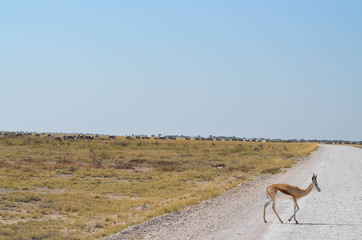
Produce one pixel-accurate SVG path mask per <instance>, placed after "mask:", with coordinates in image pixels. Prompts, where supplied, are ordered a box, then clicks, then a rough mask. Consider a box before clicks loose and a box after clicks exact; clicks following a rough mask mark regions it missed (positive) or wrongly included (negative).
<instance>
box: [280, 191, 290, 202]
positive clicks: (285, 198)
mask: <svg viewBox="0 0 362 240" xmlns="http://www.w3.org/2000/svg"><path fill="white" fill-rule="evenodd" d="M277 199H278V200H293V198H292V196H290V195H288V194H285V193H282V192H281V191H278V192H277Z"/></svg>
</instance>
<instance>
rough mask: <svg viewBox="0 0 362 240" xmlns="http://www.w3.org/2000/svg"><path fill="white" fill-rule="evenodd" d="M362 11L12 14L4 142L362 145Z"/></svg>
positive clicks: (23, 5)
mask: <svg viewBox="0 0 362 240" xmlns="http://www.w3.org/2000/svg"><path fill="white" fill-rule="evenodd" d="M361 12H362V2H361V1H269V0H267V1H110V0H109V1H90V0H87V1H80V0H77V1H36V0H35V1H2V2H1V3H0V110H1V118H0V130H2V131H36V132H78V133H100V134H117V135H126V134H127V135H129V134H147V135H151V134H159V133H161V134H163V135H167V134H184V135H191V136H195V135H202V136H208V135H226V136H238V137H266V138H284V139H288V138H298V139H299V138H305V139H315V138H317V139H348V140H362V14H361Z"/></svg>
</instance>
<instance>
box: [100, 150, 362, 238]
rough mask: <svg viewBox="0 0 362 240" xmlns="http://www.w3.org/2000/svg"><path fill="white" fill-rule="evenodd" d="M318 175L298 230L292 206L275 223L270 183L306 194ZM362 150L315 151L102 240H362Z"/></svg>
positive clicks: (281, 209)
mask: <svg viewBox="0 0 362 240" xmlns="http://www.w3.org/2000/svg"><path fill="white" fill-rule="evenodd" d="M313 173H316V174H318V183H319V186H320V188H321V189H322V191H321V192H317V191H313V192H312V193H311V194H310V195H308V196H306V197H305V198H303V199H301V200H299V202H298V204H299V207H300V210H299V212H298V214H297V219H298V221H299V224H295V223H294V222H293V220H292V222H290V223H289V222H288V220H287V219H288V218H289V217H290V216H291V215H292V213H293V203H292V202H291V201H279V202H278V207H277V211H278V213H279V215H280V217H281V218H282V220H283V221H284V224H281V223H279V221H278V219H277V217H276V216H275V214H274V213H273V211H272V209H271V208H270V207H268V208H267V213H266V218H267V220H268V223H264V221H263V207H264V204H265V203H266V201H267V198H266V196H265V189H266V187H267V186H269V185H271V184H273V183H288V184H291V185H296V186H299V187H300V188H306V187H307V186H308V184H309V183H310V182H311V177H312V175H313ZM361 173H362V149H359V148H353V147H348V146H335V145H320V148H319V149H318V150H317V151H316V152H314V153H313V154H312V155H311V156H310V157H307V158H305V159H302V160H301V161H300V162H299V163H298V164H296V165H295V166H294V167H292V168H290V169H288V171H287V172H286V173H282V174H277V175H267V176H262V177H259V178H257V179H255V180H254V181H252V182H249V183H246V184H242V185H239V186H238V187H236V188H234V189H232V190H230V191H227V192H225V193H224V194H222V195H221V196H219V197H217V198H214V199H210V200H207V201H204V202H202V203H200V204H198V205H196V206H192V207H189V208H186V209H184V210H182V211H181V212H174V213H171V214H167V215H163V216H160V217H156V218H153V219H151V220H149V221H147V222H145V223H142V224H139V225H135V226H132V227H129V228H127V229H125V230H124V231H122V232H120V233H117V234H114V235H112V236H109V237H106V238H105V240H116V239H175V240H176V239H200V240H201V239H202V240H208V239H210V240H211V239H215V240H216V239H234V240H239V239H240V240H241V239H264V240H269V239H270V240H275V239H288V240H289V239H303V240H304V239H362V207H361V206H360V205H361V203H362V191H361V190H362V187H361V184H362V174H361Z"/></svg>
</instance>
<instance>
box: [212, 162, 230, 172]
mask: <svg viewBox="0 0 362 240" xmlns="http://www.w3.org/2000/svg"><path fill="white" fill-rule="evenodd" d="M209 167H213V168H214V170H216V169H222V171H224V169H225V168H226V165H225V164H224V163H216V164H212V163H211V162H209Z"/></svg>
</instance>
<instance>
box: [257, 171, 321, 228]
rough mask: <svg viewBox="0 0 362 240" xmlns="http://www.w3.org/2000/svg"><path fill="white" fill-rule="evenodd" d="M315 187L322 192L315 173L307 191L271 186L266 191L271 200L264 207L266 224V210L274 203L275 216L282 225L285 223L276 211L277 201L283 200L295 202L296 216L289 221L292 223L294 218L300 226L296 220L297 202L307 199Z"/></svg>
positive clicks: (295, 212)
mask: <svg viewBox="0 0 362 240" xmlns="http://www.w3.org/2000/svg"><path fill="white" fill-rule="evenodd" d="M314 187H315V188H316V189H317V190H318V192H320V191H321V189H320V188H319V186H318V182H317V175H315V174H314V173H313V177H312V182H311V183H310V184H309V186H308V187H307V188H306V189H300V188H299V187H296V186H291V185H288V184H273V185H270V186H269V187H268V188H267V189H266V196H267V198H268V199H269V201H268V202H267V203H265V205H264V222H265V223H266V220H265V209H266V207H267V206H268V205H269V204H270V203H271V202H273V206H272V209H273V211H274V213H275V215H277V217H278V219H279V221H280V222H281V223H283V221H282V220H281V219H280V217H279V215H278V213H277V211H276V210H275V202H276V200H277V199H280V200H281V199H289V200H293V201H294V214H293V215H292V216H291V217H290V218H289V219H288V221H289V222H290V220H292V218H293V217H294V220H295V223H296V224H298V221H297V219H296V214H297V212H298V210H299V206H298V203H297V200H298V199H299V198H302V197H305V196H307V195H308V194H309V193H311V192H312V190H313V188H314Z"/></svg>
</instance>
